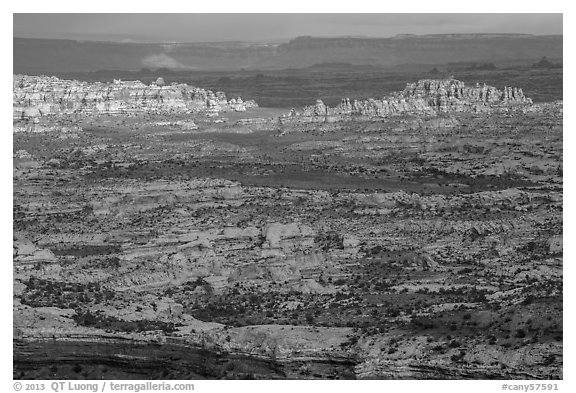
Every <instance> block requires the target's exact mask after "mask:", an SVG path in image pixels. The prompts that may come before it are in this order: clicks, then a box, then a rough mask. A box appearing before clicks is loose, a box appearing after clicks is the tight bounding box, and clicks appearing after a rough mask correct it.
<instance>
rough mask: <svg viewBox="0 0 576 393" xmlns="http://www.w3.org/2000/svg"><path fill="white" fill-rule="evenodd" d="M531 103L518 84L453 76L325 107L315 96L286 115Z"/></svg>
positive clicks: (368, 114)
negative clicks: (489, 83)
mask: <svg viewBox="0 0 576 393" xmlns="http://www.w3.org/2000/svg"><path fill="white" fill-rule="evenodd" d="M531 105H532V100H531V99H529V98H526V97H525V96H524V93H523V91H522V89H519V88H512V87H505V88H504V90H502V91H500V90H498V89H497V88H495V87H493V86H486V84H483V85H482V86H480V84H476V86H474V87H469V86H466V85H465V84H464V82H461V81H458V80H455V79H448V80H420V81H418V82H417V83H409V84H408V85H407V86H406V88H405V89H404V91H402V92H398V93H395V94H393V95H391V96H389V97H384V98H383V99H380V100H377V99H373V98H371V99H368V100H354V101H350V99H349V98H343V99H342V102H341V103H340V104H339V105H338V106H336V107H334V108H330V107H327V106H326V105H324V103H323V102H322V100H318V101H316V105H314V106H308V107H305V108H304V109H303V111H302V112H301V113H298V112H296V111H294V112H291V113H290V115H289V116H288V117H289V118H293V117H296V118H297V120H298V121H302V120H304V121H317V120H325V121H338V120H342V119H345V118H347V117H351V116H354V117H358V116H363V117H364V118H365V119H367V120H368V119H371V118H375V117H388V116H390V115H406V114H412V115H414V114H416V115H434V114H438V113H452V112H468V113H479V112H483V113H491V112H494V111H505V112H509V111H513V110H518V109H525V108H527V107H530V106H531Z"/></svg>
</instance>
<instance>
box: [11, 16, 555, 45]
mask: <svg viewBox="0 0 576 393" xmlns="http://www.w3.org/2000/svg"><path fill="white" fill-rule="evenodd" d="M13 16H14V29H13V36H14V38H43V39H71V40H85V41H114V42H224V41H252V42H277V41H287V40H290V39H293V38H296V37H298V36H315V37H350V36H352V37H366V38H389V37H393V36H396V35H400V34H415V35H428V34H532V35H562V29H563V15H562V14H14V15H13Z"/></svg>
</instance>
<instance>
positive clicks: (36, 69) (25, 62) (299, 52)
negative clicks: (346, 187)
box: [14, 34, 562, 73]
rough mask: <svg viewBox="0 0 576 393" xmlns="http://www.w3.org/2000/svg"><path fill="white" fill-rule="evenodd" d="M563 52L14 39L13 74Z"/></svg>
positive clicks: (515, 40) (495, 40)
mask: <svg viewBox="0 0 576 393" xmlns="http://www.w3.org/2000/svg"><path fill="white" fill-rule="evenodd" d="M542 56H547V57H548V58H553V59H557V58H562V36H531V35H481V34H479V35H475V34H468V35H434V36H412V37H407V38H401V39H399V38H370V39H368V38H350V37H346V38H316V37H299V38H297V39H294V40H292V41H290V42H288V43H285V44H281V45H278V44H262V43H258V44H255V43H241V42H230V43H180V44H135V43H113V42H90V41H71V40H39V39H25V38H14V72H17V73H48V72H64V71H67V72H82V71H96V70H101V69H117V70H138V69H140V68H142V67H149V68H150V67H151V68H158V67H168V68H179V69H189V70H208V69H210V70H217V69H219V70H240V69H283V68H291V67H294V68H302V67H309V66H312V65H314V64H320V63H330V62H347V63H352V64H370V65H374V66H382V67H390V66H396V65H399V64H446V63H450V62H462V61H467V62H470V61H479V62H483V61H484V62H485V61H496V62H504V63H506V62H511V61H518V60H523V61H525V60H532V61H536V60H538V59H540V58H542Z"/></svg>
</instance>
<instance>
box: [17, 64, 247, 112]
mask: <svg viewBox="0 0 576 393" xmlns="http://www.w3.org/2000/svg"><path fill="white" fill-rule="evenodd" d="M13 86H14V93H13V102H14V115H13V117H14V119H21V120H29V119H31V120H37V119H38V118H40V117H44V116H52V115H57V116H69V115H101V114H109V115H120V114H123V115H133V116H136V115H145V114H150V113H162V114H169V113H191V112H200V111H204V112H209V113H218V112H220V111H231V110H233V111H245V110H246V109H247V108H252V107H255V106H256V103H255V102H254V101H248V102H244V101H242V98H240V97H238V98H232V99H230V100H228V99H227V98H226V95H225V94H224V93H222V92H216V93H214V92H212V91H211V90H204V89H201V88H198V87H193V86H188V85H186V84H176V83H173V84H171V85H169V86H165V85H164V80H163V78H158V80H157V81H156V83H153V84H151V85H145V84H144V83H142V82H140V81H129V82H125V81H121V80H114V82H113V83H86V82H81V81H75V80H61V79H58V78H56V77H44V76H40V77H32V76H27V75H14V79H13Z"/></svg>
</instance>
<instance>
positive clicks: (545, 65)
mask: <svg viewBox="0 0 576 393" xmlns="http://www.w3.org/2000/svg"><path fill="white" fill-rule="evenodd" d="M532 68H562V64H560V63H552V62H551V61H550V60H548V58H547V57H546V56H544V57H542V58H541V59H540V61H539V62H538V63H534V64H532Z"/></svg>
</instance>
